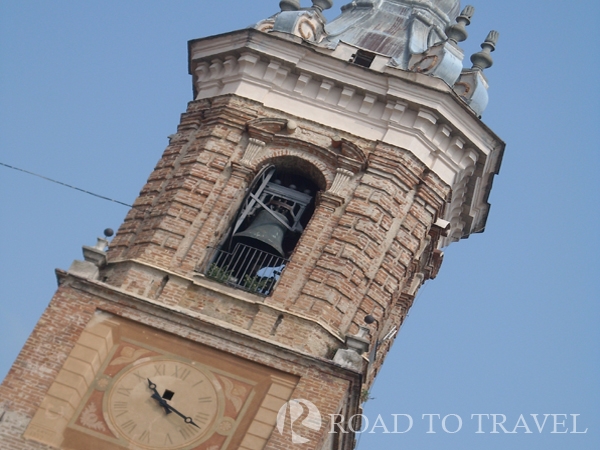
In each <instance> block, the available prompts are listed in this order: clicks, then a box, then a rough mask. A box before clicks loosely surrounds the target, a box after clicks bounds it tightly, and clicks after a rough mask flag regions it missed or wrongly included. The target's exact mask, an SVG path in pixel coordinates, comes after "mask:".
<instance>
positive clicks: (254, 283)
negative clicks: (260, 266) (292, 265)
mask: <svg viewBox="0 0 600 450" xmlns="http://www.w3.org/2000/svg"><path fill="white" fill-rule="evenodd" d="M271 281H273V280H272V279H271V278H264V277H259V276H254V277H251V276H250V275H244V281H243V282H242V286H244V289H246V290H248V291H250V292H257V293H259V294H264V293H265V291H266V290H267V289H268V287H269V283H270V282H271Z"/></svg>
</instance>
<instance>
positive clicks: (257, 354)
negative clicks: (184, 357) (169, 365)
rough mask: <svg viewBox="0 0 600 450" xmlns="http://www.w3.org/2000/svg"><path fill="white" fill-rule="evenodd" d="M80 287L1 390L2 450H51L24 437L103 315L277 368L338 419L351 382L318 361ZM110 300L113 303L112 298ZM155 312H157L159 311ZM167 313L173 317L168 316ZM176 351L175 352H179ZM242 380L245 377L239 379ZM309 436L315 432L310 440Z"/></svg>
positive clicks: (51, 312) (285, 443) (46, 323)
mask: <svg viewBox="0 0 600 450" xmlns="http://www.w3.org/2000/svg"><path fill="white" fill-rule="evenodd" d="M80 283H81V282H78V281H74V280H67V283H66V284H65V285H63V286H62V287H61V288H60V289H59V290H58V292H57V293H56V295H55V296H54V297H53V299H52V301H51V302H50V305H49V306H48V308H47V309H46V311H45V312H44V314H43V316H42V318H41V319H40V321H39V322H38V324H37V326H36V328H35V330H34V332H33V333H32V334H31V336H30V338H29V339H28V341H27V343H26V344H25V346H24V347H23V350H22V351H21V353H20V354H19V356H18V358H17V360H16V361H15V364H14V365H13V367H12V369H11V370H10V372H9V373H8V375H7V377H6V379H5V380H4V382H3V383H2V385H1V386H0V398H2V399H9V400H7V401H3V402H2V403H0V406H1V408H2V411H4V412H5V414H4V417H3V419H2V421H1V422H0V448H7V449H8V448H10V449H11V450H25V449H27V450H41V449H47V448H50V447H48V446H46V445H42V444H39V443H37V442H35V441H32V440H26V439H24V438H23V437H22V435H23V433H24V432H25V430H26V428H27V426H28V424H29V422H30V421H31V419H32V418H33V416H34V414H35V412H36V411H37V409H38V408H39V407H40V405H41V403H42V400H43V398H44V396H45V395H46V394H47V392H48V390H49V388H50V386H51V384H52V383H53V382H54V379H55V378H56V376H57V375H58V373H59V371H60V369H61V368H62V366H63V364H64V362H65V360H66V359H67V357H68V355H69V353H70V352H71V350H72V349H73V347H74V345H75V343H76V341H77V340H78V339H79V337H80V335H81V333H82V332H83V330H84V328H85V326H86V325H87V324H88V323H89V321H90V320H91V319H92V318H93V316H94V314H95V312H96V311H98V310H101V311H104V312H109V313H111V314H114V315H117V316H121V317H124V318H127V319H130V320H133V321H135V322H138V323H143V324H146V325H148V326H152V327H155V328H157V329H160V330H163V331H166V332H169V333H173V334H175V335H179V336H182V337H185V338H186V339H189V340H190V341H193V342H198V343H201V344H202V345H206V346H209V347H212V348H214V349H217V350H221V351H224V352H227V353H228V354H231V355H236V356H238V357H241V358H244V359H246V360H249V361H253V362H256V363H259V364H261V365H264V366H267V367H271V368H274V369H277V370H279V371H283V372H286V373H289V374H292V375H295V376H297V377H299V378H300V381H299V383H298V385H297V387H296V389H295V391H294V392H293V394H292V395H293V397H292V398H305V399H309V400H311V401H312V402H313V403H315V405H317V407H318V408H319V410H320V411H321V413H322V414H324V415H327V414H334V413H335V412H337V408H339V404H340V403H341V402H342V400H343V399H344V398H345V397H346V396H347V392H348V390H349V388H350V381H349V379H347V378H346V377H345V376H343V375H342V376H337V375H336V374H335V371H333V372H332V369H333V368H332V367H330V368H329V369H326V370H323V369H324V366H323V365H322V364H320V363H319V362H318V361H316V360H313V361H311V360H307V359H305V358H304V357H302V356H301V355H293V354H290V353H289V352H288V353H286V355H284V354H282V353H281V352H277V351H265V347H264V345H263V344H261V343H260V342H259V341H251V340H248V339H238V340H236V339H223V338H221V337H219V336H217V335H216V334H211V333H205V332H203V331H200V330H199V328H201V327H199V326H198V324H196V326H194V327H192V328H190V322H189V320H187V319H186V318H184V317H179V318H178V316H174V315H171V316H170V320H167V319H166V318H165V317H163V316H164V315H165V313H164V311H163V312H161V313H160V314H161V315H155V314H152V313H151V311H148V310H147V309H148V308H146V310H144V308H139V307H137V306H136V304H137V302H136V301H135V300H132V299H123V298H122V297H121V296H120V294H117V293H111V292H109V291H108V290H107V292H106V294H105V295H103V296H102V297H100V296H97V295H92V294H88V293H85V292H83V291H82V290H81V284H80ZM109 297H110V298H109ZM155 312H156V311H155ZM166 314H168V313H166ZM174 351H176V349H174ZM240 375H243V374H240ZM286 430H287V431H286V433H287V434H286V433H284V435H280V434H279V433H278V432H276V431H275V432H273V434H272V435H271V437H270V439H269V443H268V444H267V448H269V449H287V448H289V443H290V442H291V436H290V435H288V434H289V430H290V428H289V427H287V428H286ZM309 433H312V434H310V435H309ZM304 434H305V435H308V436H307V437H311V445H305V446H298V448H304V449H312V448H314V449H316V448H318V447H317V442H318V441H319V437H320V436H319V433H318V432H314V431H311V430H306V433H304Z"/></svg>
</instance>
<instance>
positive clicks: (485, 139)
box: [189, 29, 504, 244]
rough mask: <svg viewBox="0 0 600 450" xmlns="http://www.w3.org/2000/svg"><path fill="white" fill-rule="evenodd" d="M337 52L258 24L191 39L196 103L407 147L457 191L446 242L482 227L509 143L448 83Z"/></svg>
mask: <svg viewBox="0 0 600 450" xmlns="http://www.w3.org/2000/svg"><path fill="white" fill-rule="evenodd" d="M328 52H329V53H331V52H330V51H329V50H327V49H324V48H318V47H315V46H311V45H309V44H298V43H295V42H290V41H289V40H286V39H281V38H279V37H276V36H273V35H270V34H265V33H261V32H259V31H256V30H251V29H249V30H242V31H237V32H233V33H228V34H224V35H219V36H214V37H210V38H205V39H200V40H195V41H191V42H190V43H189V55H190V72H191V73H192V75H193V80H194V92H195V96H196V100H201V99H204V98H211V97H215V96H219V95H231V94H233V95H238V96H240V97H244V98H247V99H250V100H254V101H257V102H259V103H261V104H263V105H264V106H265V107H268V108H271V109H274V110H279V111H282V112H284V113H286V114H289V115H291V116H295V117H298V118H302V119H306V120H311V121H313V122H317V123H321V124H323V125H325V126H327V127H330V128H334V129H338V130H341V131H344V132H347V133H350V134H352V135H355V136H359V137H361V138H364V139H368V140H371V141H382V142H385V143H387V144H390V145H394V146H396V147H400V148H404V149H407V150H409V151H410V152H412V153H413V154H414V155H415V156H416V157H417V158H418V159H420V160H421V161H422V162H423V163H424V164H425V165H426V166H427V167H428V168H429V169H430V170H432V171H433V172H434V173H436V174H437V175H438V176H439V177H440V179H442V180H443V181H444V182H445V183H447V184H448V185H449V186H451V187H452V189H453V191H457V197H455V201H454V202H453V203H454V204H453V205H452V207H450V208H448V214H447V215H446V216H445V219H446V220H448V221H449V222H451V224H452V230H451V232H450V233H449V238H448V239H447V240H445V244H448V243H449V242H451V241H454V240H457V239H459V238H462V237H467V236H468V235H469V234H470V233H472V232H479V231H482V230H483V228H484V227H485V221H486V218H487V213H488V210H489V205H488V204H487V198H488V196H489V190H490V189H491V183H492V179H493V175H494V174H496V173H497V172H498V170H499V166H500V161H501V157H502V152H503V149H504V143H503V142H502V141H501V140H500V139H499V138H498V137H497V136H496V135H495V134H494V133H493V132H492V131H491V130H489V128H488V127H486V126H485V125H484V124H483V123H482V122H481V120H479V118H477V117H476V115H475V114H474V113H473V111H472V110H471V109H470V108H469V107H468V106H466V105H465V104H464V102H463V101H462V100H460V99H459V98H458V96H457V95H456V93H454V91H453V90H452V89H451V88H450V86H448V85H447V84H446V83H445V82H443V81H442V80H439V79H436V78H433V77H429V76H427V75H423V74H419V73H411V72H406V71H402V70H399V69H393V68H387V69H386V70H385V71H384V72H376V71H373V70H369V69H367V68H364V67H360V66H356V65H353V64H350V63H347V62H345V61H342V60H339V59H337V58H334V57H330V56H329V55H328ZM473 177H475V179H472V178H473ZM457 199H458V200H457ZM457 202H458V204H457ZM459 206H460V207H459Z"/></svg>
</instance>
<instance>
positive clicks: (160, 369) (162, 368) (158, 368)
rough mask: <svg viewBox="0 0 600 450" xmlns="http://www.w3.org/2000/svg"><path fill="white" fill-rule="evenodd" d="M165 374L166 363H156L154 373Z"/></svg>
mask: <svg viewBox="0 0 600 450" xmlns="http://www.w3.org/2000/svg"><path fill="white" fill-rule="evenodd" d="M164 374H165V365H164V364H155V365H154V375H159V376H162V375H164Z"/></svg>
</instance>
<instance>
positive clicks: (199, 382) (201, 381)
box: [192, 380, 204, 388]
mask: <svg viewBox="0 0 600 450" xmlns="http://www.w3.org/2000/svg"><path fill="white" fill-rule="evenodd" d="M201 383H204V380H200V381H198V382H197V383H194V384H192V387H193V388H195V387H196V386H198V385H199V384H201Z"/></svg>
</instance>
